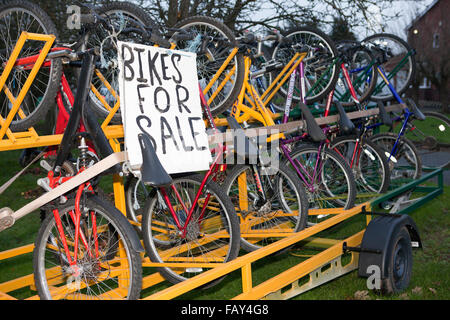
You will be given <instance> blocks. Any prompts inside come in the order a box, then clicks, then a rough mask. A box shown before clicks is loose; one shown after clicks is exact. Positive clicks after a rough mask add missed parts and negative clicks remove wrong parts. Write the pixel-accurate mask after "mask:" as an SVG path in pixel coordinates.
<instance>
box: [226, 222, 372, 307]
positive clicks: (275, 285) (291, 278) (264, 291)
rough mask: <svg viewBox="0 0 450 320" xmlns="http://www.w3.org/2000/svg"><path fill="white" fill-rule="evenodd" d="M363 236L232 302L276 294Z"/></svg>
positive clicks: (353, 238)
mask: <svg viewBox="0 0 450 320" xmlns="http://www.w3.org/2000/svg"><path fill="white" fill-rule="evenodd" d="M363 235H364V230H363V231H360V232H358V233H357V234H355V235H353V236H351V237H349V238H347V239H345V240H342V241H339V242H338V243H337V244H335V245H334V246H332V247H331V248H329V249H326V250H324V251H323V252H320V253H318V254H316V255H314V256H312V257H311V258H309V259H307V260H306V261H304V262H302V263H299V264H298V265H296V266H294V267H292V268H290V269H288V270H286V271H284V272H282V273H280V274H279V275H277V276H275V277H273V278H270V279H269V280H267V281H265V282H263V283H261V284H259V285H258V286H256V287H254V288H253V289H252V290H249V291H248V292H244V293H242V294H240V295H238V296H236V297H234V298H233V300H256V299H262V298H264V297H265V296H267V295H268V294H269V293H273V292H277V291H278V290H281V289H282V288H284V287H286V286H287V285H290V284H292V283H294V282H295V281H297V280H298V279H300V278H302V277H303V276H305V275H307V274H309V273H310V272H312V271H313V270H316V269H318V268H320V267H322V266H324V265H326V264H327V263H328V262H329V261H331V260H333V259H335V258H337V257H339V256H341V255H342V254H343V252H342V245H343V243H344V242H347V244H348V245H349V246H357V245H358V244H360V243H361V240H362V237H363ZM350 271H351V270H350ZM277 297H280V295H277Z"/></svg>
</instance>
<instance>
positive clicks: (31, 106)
mask: <svg viewBox="0 0 450 320" xmlns="http://www.w3.org/2000/svg"><path fill="white" fill-rule="evenodd" d="M22 31H27V32H30V33H39V34H53V35H55V36H56V39H58V37H59V36H58V31H57V30H56V27H55V25H54V23H53V22H52V20H51V19H50V17H49V16H48V15H47V14H46V13H45V12H44V11H43V10H42V9H41V8H40V7H39V6H37V5H36V4H34V3H31V2H28V1H24V0H15V1H8V2H5V3H2V4H1V5H0V64H1V67H0V73H2V72H3V70H4V66H5V64H6V62H7V61H8V59H9V57H10V55H11V53H12V50H13V49H14V47H15V45H16V42H17V40H18V39H19V37H20V35H21V33H22ZM55 41H56V40H55ZM41 49H42V42H40V41H27V42H25V44H24V46H23V47H22V51H21V53H20V54H19V57H18V58H23V57H29V56H33V55H37V54H39V52H40V50H41ZM30 72H31V68H28V67H23V66H15V67H13V69H12V70H11V73H10V75H9V77H8V79H7V80H6V82H5V86H6V87H7V88H8V89H9V91H10V92H11V93H12V94H13V96H15V97H17V95H18V94H19V92H20V90H21V89H22V88H23V85H24V84H25V81H26V79H27V78H28V76H29V75H30ZM61 72H62V64H61V61H60V59H54V60H52V61H51V64H50V67H41V68H40V69H39V70H38V72H37V74H36V77H35V79H34V81H33V82H32V84H31V86H30V88H29V90H28V92H27V94H26V96H25V98H24V100H23V102H22V104H21V106H20V109H21V110H22V111H23V114H24V117H23V118H22V117H21V116H19V114H18V113H17V114H16V115H15V116H14V118H13V120H12V122H11V124H10V126H9V128H10V129H11V130H12V131H25V130H27V129H28V128H30V127H32V126H33V125H35V124H36V123H37V122H38V121H39V120H42V119H44V118H45V115H46V114H47V112H48V110H49V109H50V107H51V106H53V104H54V102H55V96H56V92H57V91H58V89H59V83H60V79H61ZM11 108H12V103H11V101H10V100H9V99H8V98H7V96H6V95H4V94H2V95H0V114H1V116H2V117H3V118H4V119H5V118H6V117H7V115H8V113H9V111H10V110H11Z"/></svg>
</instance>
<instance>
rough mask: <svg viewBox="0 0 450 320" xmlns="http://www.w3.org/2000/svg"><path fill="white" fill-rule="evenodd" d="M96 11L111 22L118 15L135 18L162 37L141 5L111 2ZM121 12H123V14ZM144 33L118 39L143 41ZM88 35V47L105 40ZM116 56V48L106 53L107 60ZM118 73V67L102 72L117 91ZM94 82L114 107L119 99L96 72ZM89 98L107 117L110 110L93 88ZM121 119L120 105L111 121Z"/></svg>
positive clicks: (96, 110)
mask: <svg viewBox="0 0 450 320" xmlns="http://www.w3.org/2000/svg"><path fill="white" fill-rule="evenodd" d="M96 12H97V13H98V14H99V15H101V16H104V17H105V16H106V17H108V18H109V19H110V20H111V23H113V22H114V19H115V18H116V16H117V19H119V20H118V21H119V22H120V20H121V17H123V20H124V21H125V18H127V19H134V20H136V21H138V22H140V23H142V24H143V25H144V26H146V27H149V28H151V29H152V33H156V34H157V35H158V36H160V37H161V32H160V30H159V28H158V25H157V24H156V23H155V22H154V21H153V19H152V18H151V16H150V15H149V14H148V13H146V11H145V10H143V9H142V8H141V7H139V6H138V5H135V4H133V3H129V2H111V3H107V4H104V5H102V6H101V7H99V8H98V9H96ZM121 14H122V16H121ZM125 26H126V22H125ZM119 27H120V26H119ZM97 32H98V31H97ZM143 32H144V31H143V30H142V33H143ZM142 33H141V34H140V33H139V32H138V31H137V30H136V31H135V33H133V34H132V35H131V36H130V37H129V38H127V37H126V36H123V35H121V34H119V36H118V39H119V40H122V41H131V42H140V43H142V42H143V41H139V38H140V37H142ZM87 36H88V39H87V40H86V42H85V45H86V46H88V47H93V46H95V45H98V43H99V41H102V40H103V38H102V37H101V35H100V39H96V37H97V34H94V35H93V34H88V35H87ZM142 38H143V37H142ZM93 41H94V42H93ZM145 44H146V45H154V43H148V42H147V43H145ZM116 56H117V51H116V50H115V48H114V50H109V51H108V52H107V53H106V58H105V61H106V60H107V59H114V58H115V57H116ZM118 74H119V70H118V68H113V69H109V70H106V74H102V75H103V76H104V77H105V79H106V80H107V81H108V82H109V84H111V85H112V87H113V89H114V90H115V92H116V93H118V92H119V86H118V83H117V79H118ZM92 84H93V85H94V87H96V88H97V90H98V91H99V92H100V94H102V95H103V96H104V98H105V101H106V102H107V103H108V105H109V107H110V108H113V107H114V104H115V103H116V101H117V99H116V98H115V97H114V96H113V94H112V93H111V92H110V91H109V90H108V88H107V87H106V86H105V85H104V84H103V82H102V80H101V79H100V78H99V77H97V76H96V75H95V74H94V77H93V80H92ZM103 93H104V94H103ZM89 98H90V101H91V106H92V110H94V112H95V113H96V115H97V116H99V117H100V118H102V119H104V118H106V117H107V116H108V114H109V111H108V110H107V109H106V108H105V106H104V105H103V103H102V102H101V101H100V100H99V99H98V98H97V96H96V95H95V93H94V92H93V91H92V90H91V91H90V92H89ZM121 121H122V117H121V114H120V107H119V110H118V111H117V112H116V114H115V115H114V116H113V117H112V119H111V123H121Z"/></svg>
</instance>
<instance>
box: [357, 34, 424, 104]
mask: <svg viewBox="0 0 450 320" xmlns="http://www.w3.org/2000/svg"><path fill="white" fill-rule="evenodd" d="M361 43H362V44H368V45H376V46H379V47H381V48H383V49H385V50H387V51H388V56H389V58H388V60H387V61H385V62H384V63H383V64H382V65H381V67H382V69H383V70H384V72H385V74H386V76H387V78H388V79H389V81H390V82H391V84H392V85H393V86H394V88H395V91H396V92H397V93H398V94H399V95H401V94H402V93H404V92H405V91H406V89H408V87H409V85H410V83H411V81H412V79H414V74H415V72H416V61H415V58H414V53H413V49H412V48H411V47H410V46H409V45H408V43H407V42H405V41H404V40H403V39H401V38H399V37H397V36H396V35H393V34H388V33H377V34H374V35H372V36H370V37H367V38H365V39H364V40H363V41H362V42H361ZM393 98H394V96H393V94H392V92H391V90H390V89H389V87H388V86H387V85H386V83H385V82H384V81H383V79H382V78H381V77H379V78H378V80H377V85H376V87H375V90H374V92H373V93H372V96H371V100H374V101H388V100H391V99H393Z"/></svg>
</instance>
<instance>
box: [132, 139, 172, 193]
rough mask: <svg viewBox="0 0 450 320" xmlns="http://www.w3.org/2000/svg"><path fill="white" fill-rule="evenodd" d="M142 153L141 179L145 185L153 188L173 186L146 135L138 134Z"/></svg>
mask: <svg viewBox="0 0 450 320" xmlns="http://www.w3.org/2000/svg"><path fill="white" fill-rule="evenodd" d="M138 139H139V145H140V146H141V151H142V166H141V179H142V182H143V183H144V184H145V185H149V186H152V187H167V186H170V185H171V184H172V178H171V177H170V176H169V174H168V173H167V172H166V170H165V169H164V167H163V166H162V164H161V162H160V161H159V159H158V156H157V155H156V152H155V148H153V144H152V142H151V140H150V136H149V135H148V134H146V133H140V134H138Z"/></svg>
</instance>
